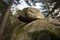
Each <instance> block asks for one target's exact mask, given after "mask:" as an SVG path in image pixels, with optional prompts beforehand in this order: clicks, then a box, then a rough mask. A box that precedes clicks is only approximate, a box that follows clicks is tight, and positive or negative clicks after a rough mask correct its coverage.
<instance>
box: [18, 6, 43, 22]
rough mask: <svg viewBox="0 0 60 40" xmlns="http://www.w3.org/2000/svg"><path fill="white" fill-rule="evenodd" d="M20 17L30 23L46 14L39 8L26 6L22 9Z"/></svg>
mask: <svg viewBox="0 0 60 40" xmlns="http://www.w3.org/2000/svg"><path fill="white" fill-rule="evenodd" d="M18 18H19V20H21V21H23V22H27V23H29V22H32V21H34V20H37V19H39V18H41V19H44V15H43V13H42V12H40V11H39V10H38V9H36V8H32V7H28V8H24V9H23V10H22V13H20V15H19V17H18Z"/></svg>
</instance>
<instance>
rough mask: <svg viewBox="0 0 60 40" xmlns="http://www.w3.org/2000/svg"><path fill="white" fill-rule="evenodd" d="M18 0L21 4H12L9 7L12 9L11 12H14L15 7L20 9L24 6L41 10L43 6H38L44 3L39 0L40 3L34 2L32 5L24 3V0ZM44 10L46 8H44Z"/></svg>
mask: <svg viewBox="0 0 60 40" xmlns="http://www.w3.org/2000/svg"><path fill="white" fill-rule="evenodd" d="M19 2H20V3H21V4H19V5H17V6H15V5H14V4H13V6H12V8H11V10H12V12H13V13H15V12H16V9H20V10H22V9H23V8H26V7H34V8H38V9H41V11H42V8H43V7H40V6H43V5H44V4H43V3H42V2H41V3H36V4H35V5H36V6H33V4H32V3H30V4H31V5H32V6H29V5H28V4H26V2H25V1H24V0H20V1H19ZM44 11H46V10H44Z"/></svg>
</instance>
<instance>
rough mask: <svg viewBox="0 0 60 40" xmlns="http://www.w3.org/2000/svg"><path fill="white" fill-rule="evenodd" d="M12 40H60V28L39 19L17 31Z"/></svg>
mask: <svg viewBox="0 0 60 40" xmlns="http://www.w3.org/2000/svg"><path fill="white" fill-rule="evenodd" d="M12 40H60V26H56V25H53V24H51V23H50V22H49V21H48V20H46V19H39V20H36V21H33V22H31V23H29V24H27V25H25V26H23V27H22V28H19V29H17V30H16V31H15V32H14V33H13V36H12Z"/></svg>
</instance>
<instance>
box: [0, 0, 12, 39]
mask: <svg viewBox="0 0 60 40" xmlns="http://www.w3.org/2000/svg"><path fill="white" fill-rule="evenodd" d="M12 4H13V0H11V2H10V4H9V6H8V7H7V10H6V12H5V15H4V17H3V19H2V22H1V25H0V37H1V38H2V39H1V40H4V37H3V33H4V29H5V26H6V22H7V18H8V15H9V11H10V8H11V6H12Z"/></svg>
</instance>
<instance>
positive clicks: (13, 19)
mask: <svg viewBox="0 0 60 40" xmlns="http://www.w3.org/2000/svg"><path fill="white" fill-rule="evenodd" d="M24 24H25V23H23V22H21V21H19V20H18V18H17V16H16V15H13V14H11V13H10V15H9V17H8V21H7V24H6V28H5V32H4V35H5V37H6V40H10V38H11V35H12V33H13V32H14V31H16V29H17V28H20V27H22V26H23V25H24Z"/></svg>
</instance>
